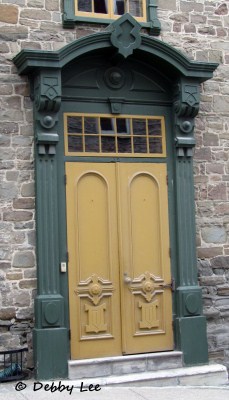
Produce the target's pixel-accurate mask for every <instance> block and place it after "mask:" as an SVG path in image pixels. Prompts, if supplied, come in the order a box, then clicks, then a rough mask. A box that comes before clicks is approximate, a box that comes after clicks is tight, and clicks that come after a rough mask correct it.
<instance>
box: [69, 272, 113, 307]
mask: <svg viewBox="0 0 229 400" xmlns="http://www.w3.org/2000/svg"><path fill="white" fill-rule="evenodd" d="M113 291H114V287H113V285H112V283H111V282H109V281H107V280H105V279H102V278H99V277H98V276H97V275H96V274H93V275H92V276H91V277H89V278H88V279H87V280H86V281H81V282H80V283H79V285H78V288H77V289H76V290H75V293H77V294H78V295H79V297H84V298H88V299H90V300H91V302H92V303H93V304H94V305H95V306H96V305H97V304H99V302H100V300H101V299H102V298H103V297H107V296H112V292H113Z"/></svg>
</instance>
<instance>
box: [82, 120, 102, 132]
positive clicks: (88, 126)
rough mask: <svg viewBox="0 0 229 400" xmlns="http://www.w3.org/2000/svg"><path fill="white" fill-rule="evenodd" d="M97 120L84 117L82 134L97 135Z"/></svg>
mask: <svg viewBox="0 0 229 400" xmlns="http://www.w3.org/2000/svg"><path fill="white" fill-rule="evenodd" d="M98 126H99V124H98V118H90V117H84V133H94V134H96V133H98Z"/></svg>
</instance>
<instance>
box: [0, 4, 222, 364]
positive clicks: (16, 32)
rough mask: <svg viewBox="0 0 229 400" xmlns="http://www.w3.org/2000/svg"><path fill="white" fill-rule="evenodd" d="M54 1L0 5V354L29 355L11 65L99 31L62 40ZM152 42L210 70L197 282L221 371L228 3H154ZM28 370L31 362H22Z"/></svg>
mask: <svg viewBox="0 0 229 400" xmlns="http://www.w3.org/2000/svg"><path fill="white" fill-rule="evenodd" d="M61 3H62V1H61V0H8V1H4V0H0V145H1V146H0V193H1V194H0V198H1V200H0V201H1V209H0V349H4V348H15V347H18V346H21V345H23V344H24V343H27V344H28V345H29V348H31V343H32V341H31V330H32V327H33V299H34V296H35V290H36V280H35V277H36V266H35V224H34V170H33V127H32V123H33V117H32V102H31V100H30V98H29V86H28V82H27V78H26V77H19V76H18V74H17V71H16V68H15V67H14V65H13V63H12V61H11V59H12V57H13V56H15V55H16V54H17V53H18V52H19V51H20V50H21V49H23V48H29V49H44V50H57V49H59V48H61V47H63V46H64V45H65V44H67V43H70V42H72V41H73V40H75V39H77V38H79V37H82V36H85V35H88V34H90V33H93V32H96V31H98V30H101V29H103V26H96V25H91V26H90V25H89V24H84V25H78V26H77V27H76V29H74V30H66V29H65V30H64V29H63V28H62V23H61V18H62V16H61V9H62V4H61ZM158 5H159V9H158V17H159V19H160V21H161V23H162V32H161V36H160V40H163V41H164V42H166V43H169V44H170V45H172V46H174V47H175V48H177V49H179V50H180V51H182V52H183V53H184V54H186V55H187V56H188V57H190V58H191V59H195V60H202V61H213V62H219V63H220V66H219V68H218V69H217V71H216V73H215V76H214V78H213V79H212V80H210V81H208V82H206V83H205V84H203V86H202V88H201V107H200V113H199V116H198V117H197V119H196V139H197V147H196V152H195V163H194V172H195V189H196V192H195V193H196V216H197V248H198V257H199V277H200V284H201V285H202V287H203V298H204V310H205V314H206V316H207V319H208V337H209V349H210V353H211V355H212V358H214V360H220V361H222V362H224V363H226V364H227V365H229V235H228V232H229V202H228V200H229V82H228V80H229V38H228V31H229V2H228V0H227V1H214V0H208V1H206V0H197V1H192V0H187V1H182V0H181V1H179V0H158ZM28 366H32V352H30V353H29V356H28Z"/></svg>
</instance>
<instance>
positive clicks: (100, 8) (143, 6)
mask: <svg viewBox="0 0 229 400" xmlns="http://www.w3.org/2000/svg"><path fill="white" fill-rule="evenodd" d="M63 2H64V14H63V26H64V28H74V26H75V23H77V22H87V23H100V24H101V23H102V24H110V23H112V22H113V21H115V20H116V19H118V18H119V17H120V16H122V15H123V14H125V13H129V14H131V15H132V16H133V17H134V18H135V19H136V20H137V21H138V22H139V23H140V24H141V25H142V27H146V28H150V33H151V34H152V35H155V36H158V35H159V33H160V22H159V21H158V19H157V0H64V1H63Z"/></svg>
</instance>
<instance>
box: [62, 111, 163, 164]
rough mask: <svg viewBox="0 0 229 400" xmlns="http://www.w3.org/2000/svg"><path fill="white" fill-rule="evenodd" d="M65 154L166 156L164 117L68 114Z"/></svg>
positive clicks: (65, 118)
mask: <svg viewBox="0 0 229 400" xmlns="http://www.w3.org/2000/svg"><path fill="white" fill-rule="evenodd" d="M64 135H65V155H67V156H74V155H80V156H86V155H94V156H99V155H102V154H104V155H106V156H109V155H110V156H114V155H119V156H123V157H124V156H125V157H130V156H133V155H134V156H135V157H146V156H150V157H165V156H166V146H165V120H164V117H163V116H138V115H136V116H135V115H121V116H114V115H110V114H78V113H65V114H64Z"/></svg>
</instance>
